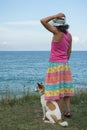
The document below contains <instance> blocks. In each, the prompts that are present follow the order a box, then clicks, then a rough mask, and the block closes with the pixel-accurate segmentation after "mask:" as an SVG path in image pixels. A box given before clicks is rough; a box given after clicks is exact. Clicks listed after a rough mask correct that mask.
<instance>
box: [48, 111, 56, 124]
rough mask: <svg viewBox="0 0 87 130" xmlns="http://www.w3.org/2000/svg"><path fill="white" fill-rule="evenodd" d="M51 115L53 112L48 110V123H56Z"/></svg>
mask: <svg viewBox="0 0 87 130" xmlns="http://www.w3.org/2000/svg"><path fill="white" fill-rule="evenodd" d="M51 115H52V113H51V112H50V111H47V112H46V117H47V118H48V119H49V121H48V123H55V121H54V120H53V118H52V116H51Z"/></svg>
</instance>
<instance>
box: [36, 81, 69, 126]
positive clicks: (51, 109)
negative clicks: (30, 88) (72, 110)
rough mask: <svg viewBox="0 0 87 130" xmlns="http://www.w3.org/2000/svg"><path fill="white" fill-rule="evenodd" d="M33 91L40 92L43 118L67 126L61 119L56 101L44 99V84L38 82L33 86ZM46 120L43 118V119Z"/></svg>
mask: <svg viewBox="0 0 87 130" xmlns="http://www.w3.org/2000/svg"><path fill="white" fill-rule="evenodd" d="M35 92H39V93H40V94H41V104H42V109H43V120H44V122H48V123H58V124H60V125H61V126H68V122H67V121H62V118H61V112H60V109H59V106H58V104H57V102H56V101H47V100H45V95H44V85H43V84H42V83H41V84H39V83H38V86H36V87H35ZM46 118H47V119H48V120H45V119H46Z"/></svg>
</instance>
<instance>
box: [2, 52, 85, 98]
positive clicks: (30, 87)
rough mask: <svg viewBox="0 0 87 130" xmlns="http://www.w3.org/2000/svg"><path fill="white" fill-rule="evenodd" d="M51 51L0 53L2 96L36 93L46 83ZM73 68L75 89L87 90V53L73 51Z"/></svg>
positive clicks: (71, 64)
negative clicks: (37, 88) (35, 90)
mask: <svg viewBox="0 0 87 130" xmlns="http://www.w3.org/2000/svg"><path fill="white" fill-rule="evenodd" d="M49 55H50V52H49V51H0V96H1V97H2V96H3V95H6V93H11V94H12V95H14V94H15V95H23V94H24V93H27V92H32V93H33V92H34V87H35V86H36V85H37V83H45V76H46V71H47V67H48V59H49ZM69 64H70V66H71V71H72V77H73V85H74V87H75V89H76V90H77V89H81V88H87V51H72V54H71V57H70V60H69Z"/></svg>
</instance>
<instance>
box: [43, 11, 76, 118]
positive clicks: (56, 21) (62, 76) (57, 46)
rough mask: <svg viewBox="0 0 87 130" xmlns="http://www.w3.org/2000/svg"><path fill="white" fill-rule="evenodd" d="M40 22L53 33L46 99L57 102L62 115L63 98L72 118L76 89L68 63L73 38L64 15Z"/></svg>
mask: <svg viewBox="0 0 87 130" xmlns="http://www.w3.org/2000/svg"><path fill="white" fill-rule="evenodd" d="M40 21H41V23H42V25H43V26H44V27H45V28H46V29H47V30H48V31H50V32H52V33H53V38H52V42H51V51H50V58H49V65H48V70H47V74H46V86H45V99H46V100H55V101H57V103H58V105H59V107H60V110H61V113H62V112H63V111H62V102H61V99H62V98H63V99H64V101H65V105H66V112H65V113H64V115H65V116H66V117H71V111H70V97H71V96H74V88H73V85H72V74H71V71H70V65H69V63H68V60H69V58H70V54H71V47H72V36H71V34H70V33H69V32H68V28H69V26H68V25H67V24H66V21H65V15H64V14H63V13H58V14H56V15H53V16H48V17H46V18H42V19H41V20H40ZM50 21H51V23H50Z"/></svg>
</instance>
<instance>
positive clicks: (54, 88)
mask: <svg viewBox="0 0 87 130" xmlns="http://www.w3.org/2000/svg"><path fill="white" fill-rule="evenodd" d="M66 96H74V87H73V84H72V74H71V70H70V65H69V63H68V62H66V63H59V62H49V65H48V69H47V73H46V81H45V99H46V100H58V99H60V98H64V97H66Z"/></svg>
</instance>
